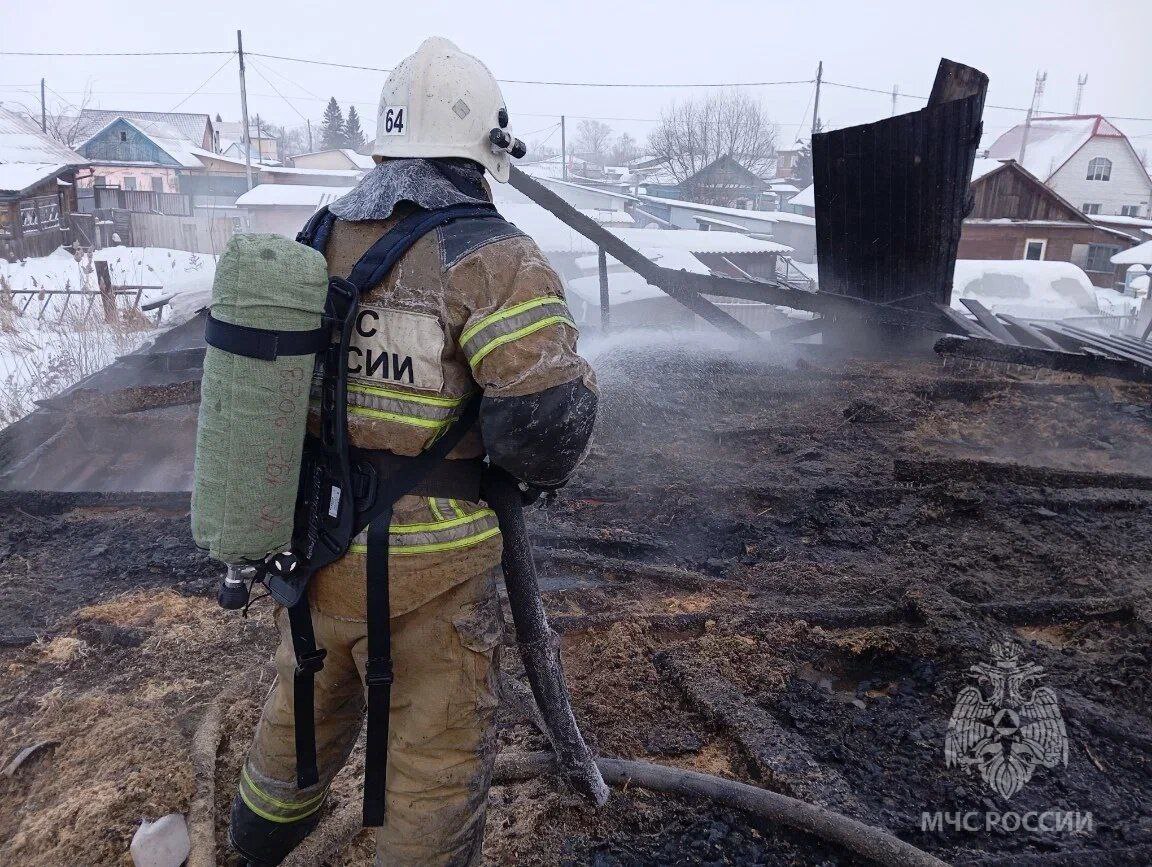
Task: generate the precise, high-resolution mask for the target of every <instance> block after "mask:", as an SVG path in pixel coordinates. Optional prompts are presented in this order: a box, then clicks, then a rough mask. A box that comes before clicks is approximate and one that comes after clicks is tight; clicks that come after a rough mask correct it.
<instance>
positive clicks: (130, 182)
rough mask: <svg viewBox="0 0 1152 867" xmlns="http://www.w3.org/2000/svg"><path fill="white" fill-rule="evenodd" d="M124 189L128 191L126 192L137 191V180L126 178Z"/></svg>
mask: <svg viewBox="0 0 1152 867" xmlns="http://www.w3.org/2000/svg"><path fill="white" fill-rule="evenodd" d="M124 189H126V190H134V189H136V179H135V178H132V177H125V178H124Z"/></svg>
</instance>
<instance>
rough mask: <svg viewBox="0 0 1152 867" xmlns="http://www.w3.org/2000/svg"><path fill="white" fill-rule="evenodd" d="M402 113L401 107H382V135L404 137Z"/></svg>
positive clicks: (403, 109) (403, 108) (402, 107)
mask: <svg viewBox="0 0 1152 867" xmlns="http://www.w3.org/2000/svg"><path fill="white" fill-rule="evenodd" d="M404 111H405V107H404V106H402V105H389V106H385V107H384V117H383V124H382V125H383V127H384V135H404Z"/></svg>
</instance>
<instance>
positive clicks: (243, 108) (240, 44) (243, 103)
mask: <svg viewBox="0 0 1152 867" xmlns="http://www.w3.org/2000/svg"><path fill="white" fill-rule="evenodd" d="M236 53H237V54H238V55H239V57H240V115H241V119H240V124H241V127H242V128H243V130H244V175H245V177H246V178H247V179H248V189H252V136H251V133H250V132H249V130H248V85H246V84H245V83H244V36H243V34H242V33H241V32H240V31H239V30H237V31H236Z"/></svg>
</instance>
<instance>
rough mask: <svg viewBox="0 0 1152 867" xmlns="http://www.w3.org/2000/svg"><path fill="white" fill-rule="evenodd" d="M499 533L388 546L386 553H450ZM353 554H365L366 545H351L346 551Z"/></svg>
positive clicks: (485, 532)
mask: <svg viewBox="0 0 1152 867" xmlns="http://www.w3.org/2000/svg"><path fill="white" fill-rule="evenodd" d="M499 532H500V528H499V527H492V528H490V529H488V530H484V531H483V532H481V533H477V534H475V535H474V536H465V537H464V538H463V539H453V540H452V541H451V542H431V543H429V544H427V545H389V546H388V553H390V554H431V553H433V552H436V551H451V550H452V549H454V548H467V547H468V546H469V545H476V544H479V543H480V542H483V541H484V540H485V539H491V538H492V537H493V536H495V535H496V534H497V533H499ZM348 550H349V551H351V552H352V553H354V554H367V553H368V546H367V545H353V546H352V547H351V548H349V549H348Z"/></svg>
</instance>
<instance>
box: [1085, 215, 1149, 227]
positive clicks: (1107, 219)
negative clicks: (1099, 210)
mask: <svg viewBox="0 0 1152 867" xmlns="http://www.w3.org/2000/svg"><path fill="white" fill-rule="evenodd" d="M1092 222H1093V223H1108V224H1109V225H1112V226H1132V227H1133V228H1135V229H1152V220H1145V219H1144V218H1143V217H1121V216H1119V215H1118V214H1092Z"/></svg>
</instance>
